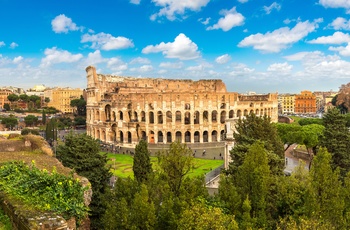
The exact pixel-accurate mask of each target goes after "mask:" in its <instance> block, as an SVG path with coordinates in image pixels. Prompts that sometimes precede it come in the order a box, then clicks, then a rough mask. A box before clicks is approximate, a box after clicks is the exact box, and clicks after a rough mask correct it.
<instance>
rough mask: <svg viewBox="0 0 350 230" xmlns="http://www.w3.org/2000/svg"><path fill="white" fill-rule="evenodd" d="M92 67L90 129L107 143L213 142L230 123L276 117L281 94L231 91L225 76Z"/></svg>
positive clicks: (88, 101)
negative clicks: (182, 76) (105, 71)
mask: <svg viewBox="0 0 350 230" xmlns="http://www.w3.org/2000/svg"><path fill="white" fill-rule="evenodd" d="M86 71H87V80H88V88H87V133H88V134H89V135H91V136H93V137H94V138H97V139H100V140H102V141H104V142H108V143H119V144H135V143H138V141H139V140H140V139H141V138H143V139H145V140H147V141H148V143H170V142H173V141H175V140H179V141H180V142H182V143H206V142H208V143H210V142H219V141H222V140H224V138H225V134H226V125H225V121H226V120H227V119H232V118H239V117H243V116H246V115H248V114H249V113H255V114H257V115H261V116H263V115H267V116H270V117H271V119H272V121H275V122H276V121H277V94H266V95H253V96H246V95H239V94H238V93H233V92H227V91H226V86H225V84H224V83H223V82H222V81H221V80H199V81H192V80H169V79H167V80H165V79H150V78H130V77H126V78H125V77H112V76H109V75H100V74H96V70H95V68H94V67H91V66H90V67H88V68H87V69H86Z"/></svg>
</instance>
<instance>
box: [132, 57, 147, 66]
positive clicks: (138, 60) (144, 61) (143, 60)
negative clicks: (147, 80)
mask: <svg viewBox="0 0 350 230" xmlns="http://www.w3.org/2000/svg"><path fill="white" fill-rule="evenodd" d="M150 63H151V61H150V60H149V59H148V58H142V57H137V58H134V59H132V60H131V61H130V64H150Z"/></svg>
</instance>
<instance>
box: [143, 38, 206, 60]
mask: <svg viewBox="0 0 350 230" xmlns="http://www.w3.org/2000/svg"><path fill="white" fill-rule="evenodd" d="M159 52H162V54H163V55H165V57H166V58H178V59H180V60H190V59H196V58H198V57H200V53H199V51H198V46H197V45H196V43H194V42H193V41H191V39H189V38H188V37H186V35H185V34H182V33H181V34H179V35H178V36H177V37H176V38H175V40H174V42H168V43H164V42H161V43H160V44H158V45H155V46H154V45H148V46H146V47H145V48H143V49H142V53H144V54H149V53H159Z"/></svg>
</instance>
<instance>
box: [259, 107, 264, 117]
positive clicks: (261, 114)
mask: <svg viewBox="0 0 350 230" xmlns="http://www.w3.org/2000/svg"><path fill="white" fill-rule="evenodd" d="M262 116H264V109H261V110H260V117H262Z"/></svg>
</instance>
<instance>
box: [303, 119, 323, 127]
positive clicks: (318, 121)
mask: <svg viewBox="0 0 350 230" xmlns="http://www.w3.org/2000/svg"><path fill="white" fill-rule="evenodd" d="M298 123H299V124H300V125H301V126H304V125H311V124H317V125H323V120H322V119H320V118H303V119H300V120H299V121H298Z"/></svg>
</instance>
